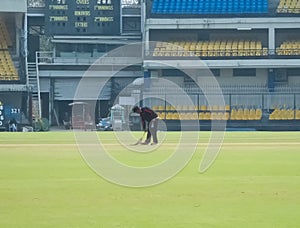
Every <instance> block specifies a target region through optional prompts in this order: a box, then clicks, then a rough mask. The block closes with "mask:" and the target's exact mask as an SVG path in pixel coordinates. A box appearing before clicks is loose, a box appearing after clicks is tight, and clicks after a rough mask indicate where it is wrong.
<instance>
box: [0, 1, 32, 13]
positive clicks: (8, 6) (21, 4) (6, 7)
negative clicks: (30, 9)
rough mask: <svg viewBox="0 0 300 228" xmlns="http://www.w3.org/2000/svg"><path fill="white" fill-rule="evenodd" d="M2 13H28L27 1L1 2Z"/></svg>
mask: <svg viewBox="0 0 300 228" xmlns="http://www.w3.org/2000/svg"><path fill="white" fill-rule="evenodd" d="M0 11H1V12H26V11H27V0H1V10H0Z"/></svg>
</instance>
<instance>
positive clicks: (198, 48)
mask: <svg viewBox="0 0 300 228" xmlns="http://www.w3.org/2000/svg"><path fill="white" fill-rule="evenodd" d="M267 53H268V49H267V48H266V47H262V43H261V41H259V40H244V39H240V40H207V41H171V42H169V43H166V42H157V44H156V47H155V48H154V51H153V56H201V57H212V56H214V57H216V56H263V55H267Z"/></svg>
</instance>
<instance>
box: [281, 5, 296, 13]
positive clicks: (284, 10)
mask: <svg viewBox="0 0 300 228" xmlns="http://www.w3.org/2000/svg"><path fill="white" fill-rule="evenodd" d="M277 13H300V8H293V7H291V6H286V7H283V8H278V9H277Z"/></svg>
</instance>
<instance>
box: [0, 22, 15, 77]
mask: <svg viewBox="0 0 300 228" xmlns="http://www.w3.org/2000/svg"><path fill="white" fill-rule="evenodd" d="M11 46H12V42H11V39H10V37H9V34H8V32H7V29H6V26H5V23H4V21H3V19H2V18H0V80H3V81H11V80H19V76H18V73H17V70H16V68H15V66H14V63H13V61H12V58H11V55H10V53H9V51H8V48H9V47H11Z"/></svg>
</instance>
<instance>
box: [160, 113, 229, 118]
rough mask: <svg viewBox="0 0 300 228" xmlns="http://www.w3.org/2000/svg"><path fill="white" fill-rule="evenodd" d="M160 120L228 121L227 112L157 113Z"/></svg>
mask: <svg viewBox="0 0 300 228" xmlns="http://www.w3.org/2000/svg"><path fill="white" fill-rule="evenodd" d="M158 116H159V118H160V119H166V120H229V116H230V114H229V113H228V112H201V113H199V114H198V113H196V112H192V113H180V114H179V113H173V112H167V113H158Z"/></svg>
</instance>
